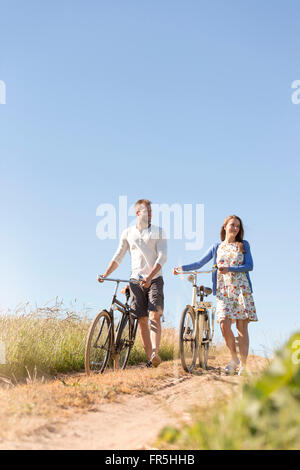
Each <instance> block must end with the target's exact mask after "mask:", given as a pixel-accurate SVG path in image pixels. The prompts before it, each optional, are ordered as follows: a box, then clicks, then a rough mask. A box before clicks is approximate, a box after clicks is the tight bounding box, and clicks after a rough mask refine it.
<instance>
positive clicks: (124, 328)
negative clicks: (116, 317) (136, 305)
mask: <svg viewBox="0 0 300 470" xmlns="http://www.w3.org/2000/svg"><path fill="white" fill-rule="evenodd" d="M136 330H137V320H133V319H132V318H130V319H129V317H128V315H123V316H122V318H121V320H120V324H119V327H118V333H117V338H116V343H115V351H116V358H115V367H116V368H118V369H125V367H126V366H127V363H128V359H129V356H130V351H131V349H132V347H133V344H134V340H135V334H136Z"/></svg>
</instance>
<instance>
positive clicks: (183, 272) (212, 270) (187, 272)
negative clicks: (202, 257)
mask: <svg viewBox="0 0 300 470" xmlns="http://www.w3.org/2000/svg"><path fill="white" fill-rule="evenodd" d="M217 270H218V266H217V265H216V264H215V265H214V266H213V268H212V269H210V270H209V271H178V269H175V271H176V272H177V273H178V274H194V275H195V274H208V273H213V272H214V271H217Z"/></svg>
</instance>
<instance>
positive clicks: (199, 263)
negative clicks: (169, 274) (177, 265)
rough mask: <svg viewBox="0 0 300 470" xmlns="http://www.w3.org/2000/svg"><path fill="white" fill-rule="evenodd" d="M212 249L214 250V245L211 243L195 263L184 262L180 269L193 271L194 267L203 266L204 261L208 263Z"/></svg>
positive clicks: (211, 255)
mask: <svg viewBox="0 0 300 470" xmlns="http://www.w3.org/2000/svg"><path fill="white" fill-rule="evenodd" d="M213 251H214V245H212V246H211V247H210V248H209V249H208V250H207V252H206V253H205V255H204V256H203V258H201V259H200V260H199V261H197V262H196V263H192V264H185V265H184V266H181V269H182V271H194V270H195V269H199V268H202V266H204V265H205V264H206V263H208V261H210V260H211V259H212V257H213Z"/></svg>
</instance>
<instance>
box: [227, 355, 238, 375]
mask: <svg viewBox="0 0 300 470" xmlns="http://www.w3.org/2000/svg"><path fill="white" fill-rule="evenodd" d="M239 365H240V361H238V362H236V361H234V360H233V359H231V361H230V362H229V363H228V364H227V366H226V367H225V374H226V375H234V373H235V372H236V370H237V368H238V367H239Z"/></svg>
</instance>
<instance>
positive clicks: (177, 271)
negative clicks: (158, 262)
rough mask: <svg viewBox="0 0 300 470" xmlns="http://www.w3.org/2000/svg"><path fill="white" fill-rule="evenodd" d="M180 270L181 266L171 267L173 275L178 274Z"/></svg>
mask: <svg viewBox="0 0 300 470" xmlns="http://www.w3.org/2000/svg"><path fill="white" fill-rule="evenodd" d="M181 272H182V267H181V266H177V268H173V274H174V275H175V276H178V274H180V273H181Z"/></svg>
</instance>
